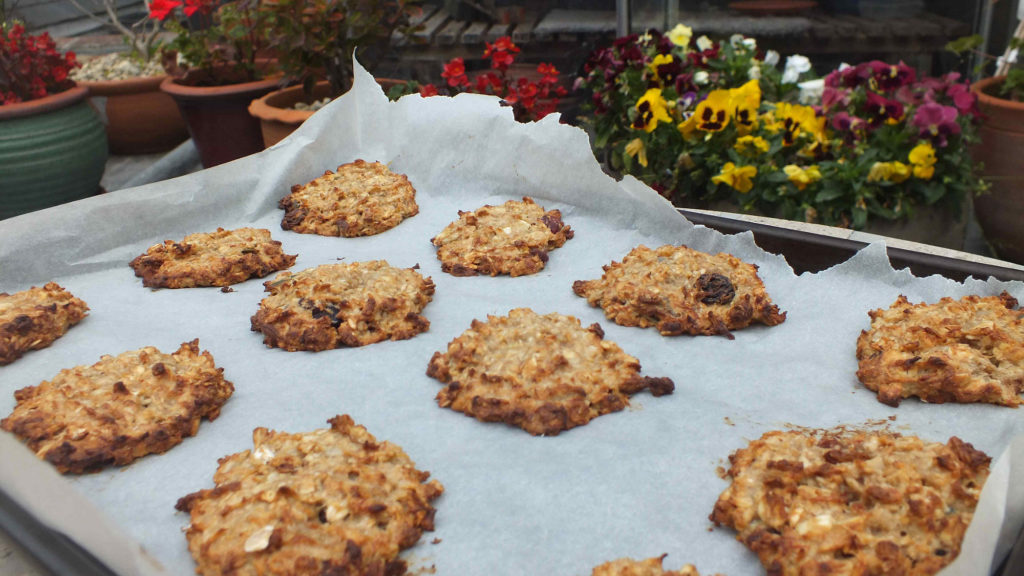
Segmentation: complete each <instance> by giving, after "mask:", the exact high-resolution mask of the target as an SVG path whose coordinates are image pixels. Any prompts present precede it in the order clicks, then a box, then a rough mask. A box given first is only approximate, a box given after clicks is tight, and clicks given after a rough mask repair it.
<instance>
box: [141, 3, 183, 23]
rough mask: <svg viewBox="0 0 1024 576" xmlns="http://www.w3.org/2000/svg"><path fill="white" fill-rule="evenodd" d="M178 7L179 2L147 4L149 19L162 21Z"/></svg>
mask: <svg viewBox="0 0 1024 576" xmlns="http://www.w3.org/2000/svg"><path fill="white" fill-rule="evenodd" d="M178 6H181V2H180V0H153V1H152V2H150V4H149V17H150V18H154V19H156V20H163V19H164V18H167V16H168V15H169V14H170V13H171V12H173V11H174V9H175V8H177V7H178Z"/></svg>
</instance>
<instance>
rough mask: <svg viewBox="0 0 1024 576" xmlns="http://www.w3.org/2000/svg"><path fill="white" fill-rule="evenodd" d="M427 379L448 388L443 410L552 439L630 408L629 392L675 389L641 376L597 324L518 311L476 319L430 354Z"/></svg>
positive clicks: (440, 400)
mask: <svg viewBox="0 0 1024 576" xmlns="http://www.w3.org/2000/svg"><path fill="white" fill-rule="evenodd" d="M427 376H430V377H432V378H436V379H437V380H439V381H440V382H442V383H444V384H447V385H448V386H446V387H445V388H444V389H442V390H441V391H440V392H439V393H438V394H437V403H438V405H440V406H441V407H444V408H451V409H452V410H457V411H459V412H462V413H464V414H466V415H469V416H473V417H474V418H476V419H477V420H480V421H482V422H506V423H508V424H511V425H513V426H519V427H520V428H522V429H523V430H526V431H527V432H529V433H530V434H534V435H539V434H550V435H556V434H558V433H559V432H561V431H562V430H568V429H570V428H574V427H576V426H582V425H584V424H586V423H587V422H590V421H591V420H592V419H594V418H596V417H598V416H600V415H602V414H607V413H609V412H617V411H619V410H622V409H623V408H625V407H626V406H628V405H629V395H630V394H635V393H637V392H640V391H641V390H643V389H644V388H650V390H651V393H652V394H653V395H655V396H662V395H665V394H671V393H672V391H673V390H674V389H675V385H674V384H673V382H672V380H670V379H668V378H650V377H642V376H640V363H639V362H638V361H637V359H636V358H633V357H632V356H630V355H628V354H626V353H625V352H623V351H622V349H621V348H619V346H618V345H617V344H615V343H614V342H611V341H608V340H604V332H603V331H602V330H601V327H600V326H598V325H597V324H593V325H592V326H590V327H589V328H583V327H582V326H581V325H580V321H579V320H578V319H576V318H574V317H572V316H563V315H561V314H554V313H552V314H545V315H543V316H541V315H539V314H537V313H536V312H534V311H533V310H530V309H529V308H516V309H514V310H511V311H510V312H509V314H508V316H488V317H487V322H480V321H479V320H473V323H472V326H471V327H470V329H469V330H466V331H465V332H463V333H462V335H461V336H459V337H458V338H456V339H454V340H452V341H451V342H450V343H449V344H448V351H447V352H445V353H443V354H442V353H441V352H435V353H434V356H433V358H431V359H430V364H429V366H428V367H427Z"/></svg>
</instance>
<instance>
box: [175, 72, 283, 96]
mask: <svg viewBox="0 0 1024 576" xmlns="http://www.w3.org/2000/svg"><path fill="white" fill-rule="evenodd" d="M280 82H281V76H280V75H274V76H271V77H269V78H264V79H262V80H254V81H252V82H242V83H240V84H225V85H223V86H186V85H184V84H179V83H178V78H175V77H174V76H168V77H166V78H164V79H163V81H161V82H160V90H162V91H164V92H166V93H168V94H170V95H172V96H174V97H175V98H180V99H186V100H187V99H190V98H208V97H210V96H213V95H217V94H221V95H228V94H233V95H238V96H243V95H245V93H247V92H260V93H262V92H264V91H265V90H266V89H267V88H272V87H274V86H277V85H278V84H280Z"/></svg>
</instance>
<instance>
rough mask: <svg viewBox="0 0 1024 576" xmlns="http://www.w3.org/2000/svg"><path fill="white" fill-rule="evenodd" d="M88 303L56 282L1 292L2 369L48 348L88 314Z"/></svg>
mask: <svg viewBox="0 0 1024 576" xmlns="http://www.w3.org/2000/svg"><path fill="white" fill-rule="evenodd" d="M88 311H89V307H88V306H86V304H85V302H83V301H81V300H79V299H78V298H75V297H74V296H72V294H71V292H68V291H67V290H65V289H64V288H62V287H61V286H60V285H58V284H57V283H56V282H48V283H47V284H46V285H45V286H43V287H42V288H38V287H36V286H33V287H31V288H29V289H28V290H22V291H21V292H15V293H14V294H8V293H7V292H0V366H3V365H5V364H10V363H11V362H14V361H15V360H17V359H18V358H21V355H22V354H24V353H25V352H28V351H29V350H39V349H40V348H46V347H47V346H49V345H50V344H52V343H53V341H54V340H56V339H57V338H60V337H61V336H63V335H64V333H65V332H67V331H68V328H70V327H72V326H74V325H75V324H78V323H79V322H81V320H82V318H85V316H86V315H87V314H88Z"/></svg>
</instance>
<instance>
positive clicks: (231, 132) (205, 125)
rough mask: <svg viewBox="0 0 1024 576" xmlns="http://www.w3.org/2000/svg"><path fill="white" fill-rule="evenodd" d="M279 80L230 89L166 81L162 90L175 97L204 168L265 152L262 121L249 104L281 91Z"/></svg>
mask: <svg viewBox="0 0 1024 576" xmlns="http://www.w3.org/2000/svg"><path fill="white" fill-rule="evenodd" d="M279 82H280V79H279V78H277V77H272V78H268V79H266V80H257V81H255V82H245V83H242V84H230V85H227V86H185V85H182V84H180V83H178V81H177V79H176V78H166V79H165V80H164V81H163V82H162V83H161V84H160V89H161V90H163V91H164V92H166V93H168V94H170V95H171V97H172V98H174V101H175V102H177V104H178V109H179V110H181V115H182V116H183V117H184V118H185V122H186V124H187V125H188V130H189V133H191V134H192V140H193V141H194V142H195V145H196V149H197V150H198V151H199V159H200V160H201V161H202V163H203V167H205V168H210V167H211V166H216V165H218V164H223V163H225V162H230V161H232V160H237V159H238V158H241V157H243V156H248V155H249V154H254V153H256V152H259V151H261V150H263V135H262V134H261V133H260V123H259V121H258V120H257V119H256V118H254V117H253V116H251V115H250V114H249V110H248V108H249V103H250V102H252V100H253V99H254V98H259V97H260V96H263V95H264V94H267V93H268V92H271V91H272V90H274V89H275V88H277V87H278V84H279Z"/></svg>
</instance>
